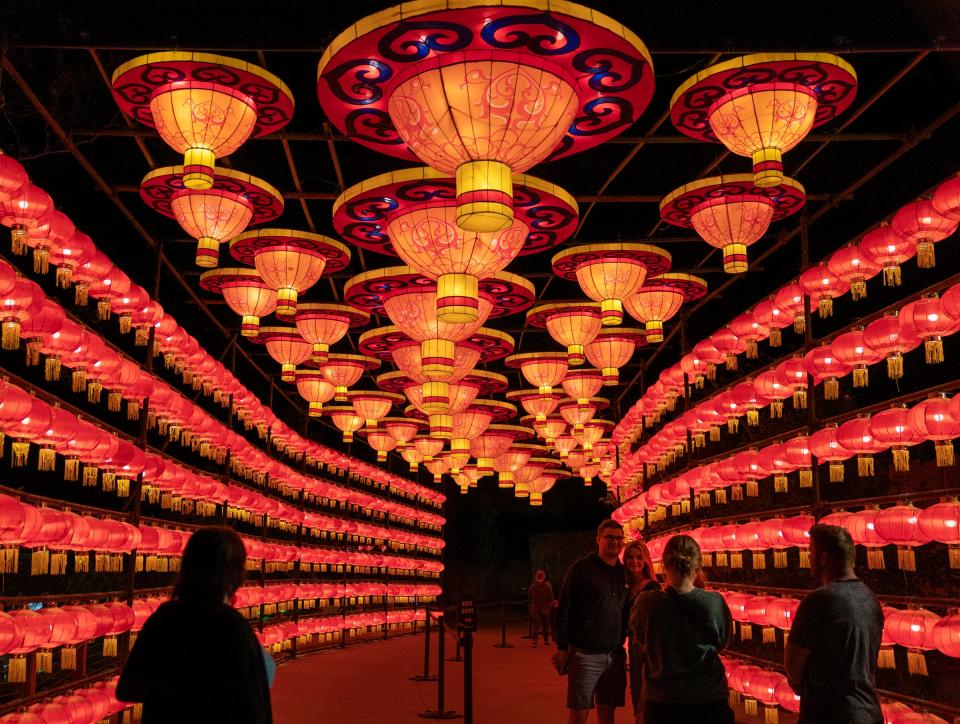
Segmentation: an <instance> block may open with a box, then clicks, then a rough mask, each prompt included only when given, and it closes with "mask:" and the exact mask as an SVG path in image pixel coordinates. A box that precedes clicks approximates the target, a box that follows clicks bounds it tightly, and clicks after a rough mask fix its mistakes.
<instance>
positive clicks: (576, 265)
mask: <svg viewBox="0 0 960 724" xmlns="http://www.w3.org/2000/svg"><path fill="white" fill-rule="evenodd" d="M670 264H671V257H670V254H669V253H668V252H667V251H665V250H664V249H661V248H659V247H656V246H650V245H649V244H631V243H625V242H616V243H608V244H585V245H581V246H575V247H571V248H569V249H564V250H563V251H561V252H559V253H557V254H555V255H554V257H553V260H552V265H553V272H554V274H556V275H557V276H560V277H562V278H564V279H569V280H571V281H573V280H576V281H577V282H578V283H579V284H580V288H581V289H582V290H583V293H584V294H586V295H587V296H588V297H590V299H592V300H593V301H595V302H600V314H601V319H602V322H603V324H604V325H611V326H615V325H618V324H620V322H621V321H622V320H623V301H624V300H625V299H627V298H628V297H631V296H633V295H634V294H636V293H637V292H638V291H639V290H640V288H641V287H642V286H643V283H644V281H645V280H646V279H647V277H648V276H650V277H653V276H658V275H660V274H663V273H664V272H666V271H668V270H669V269H670Z"/></svg>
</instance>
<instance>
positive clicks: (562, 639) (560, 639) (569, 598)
mask: <svg viewBox="0 0 960 724" xmlns="http://www.w3.org/2000/svg"><path fill="white" fill-rule="evenodd" d="M576 574H577V567H576V564H573V565H572V566H570V568H569V569H567V574H566V575H565V576H564V577H563V585H562V586H561V587H560V601H559V602H558V603H557V634H556V636H557V648H558V649H559V650H560V651H566V650H567V648H569V646H570V639H569V638H568V636H567V627H568V625H569V623H570V607H571V605H572V603H573V588H574V586H575V585H576V579H577V575H576Z"/></svg>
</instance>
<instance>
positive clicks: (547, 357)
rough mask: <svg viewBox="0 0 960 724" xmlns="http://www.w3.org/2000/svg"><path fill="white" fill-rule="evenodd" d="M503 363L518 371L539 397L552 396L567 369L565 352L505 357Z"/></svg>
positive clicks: (530, 353)
mask: <svg viewBox="0 0 960 724" xmlns="http://www.w3.org/2000/svg"><path fill="white" fill-rule="evenodd" d="M504 362H505V363H506V365H507V367H513V368H515V369H519V370H520V371H521V372H522V373H523V376H524V378H525V379H526V380H527V382H529V383H530V384H531V385H535V386H536V387H537V389H538V391H539V392H540V394H541V395H551V394H553V391H554V388H555V387H556V386H557V385H559V384H560V383H561V382H563V378H564V376H565V375H566V374H567V369H568V366H567V355H566V353H565V352H522V353H520V354H514V355H511V356H509V357H507V358H506V360H504ZM588 397H592V395H588Z"/></svg>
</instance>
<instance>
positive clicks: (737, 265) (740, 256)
mask: <svg viewBox="0 0 960 724" xmlns="http://www.w3.org/2000/svg"><path fill="white" fill-rule="evenodd" d="M723 270H724V271H725V272H726V273H727V274H742V273H743V272H745V271H746V270H747V245H746V244H727V245H726V246H725V247H723Z"/></svg>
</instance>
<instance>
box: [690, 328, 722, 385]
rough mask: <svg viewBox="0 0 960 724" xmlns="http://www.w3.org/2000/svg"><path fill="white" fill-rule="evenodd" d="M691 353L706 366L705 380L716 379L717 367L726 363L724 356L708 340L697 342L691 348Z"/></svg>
mask: <svg viewBox="0 0 960 724" xmlns="http://www.w3.org/2000/svg"><path fill="white" fill-rule="evenodd" d="M693 352H694V354H695V355H697V357H698V358H699V359H701V360H703V362H704V363H705V364H706V365H707V379H708V380H713V379H716V374H717V365H719V364H723V363H724V361H726V355H725V354H723V353H722V352H720V350H718V349H717V347H716V345H714V344H713V342H712V341H711V340H710V339H709V338H708V339H704V340H701V341H700V342H697V343H696V344H695V345H694V346H693Z"/></svg>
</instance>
